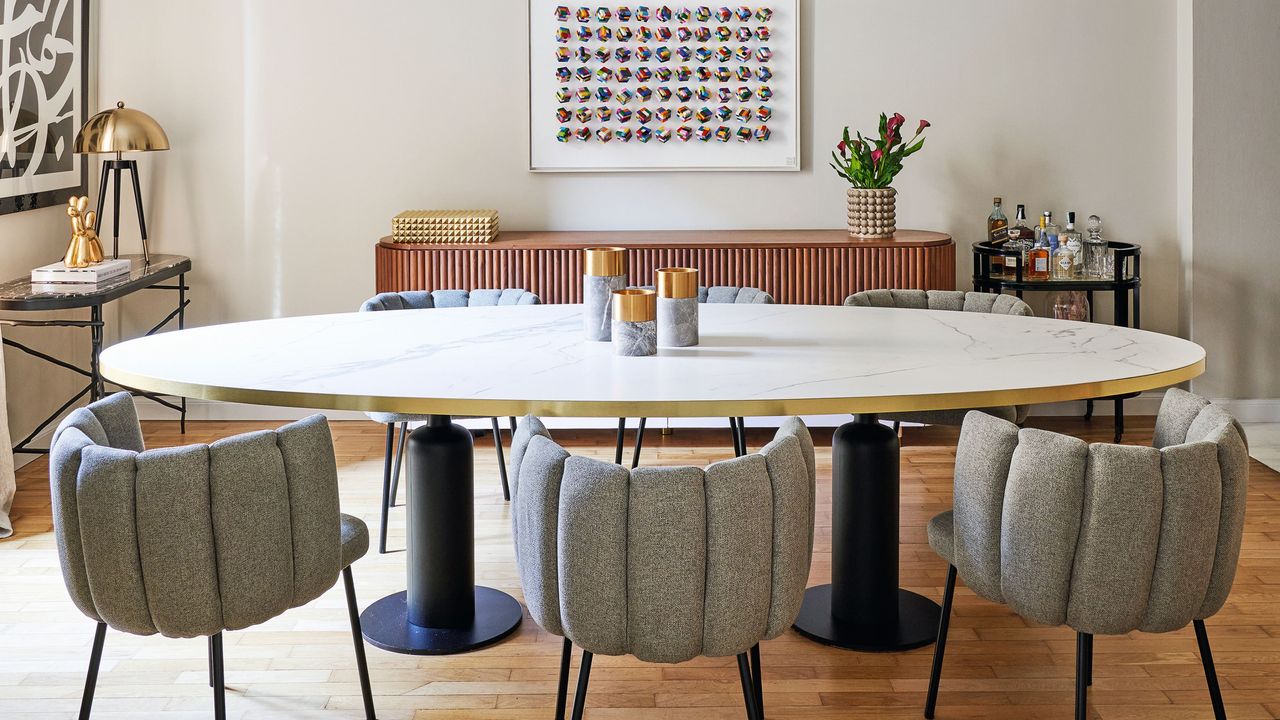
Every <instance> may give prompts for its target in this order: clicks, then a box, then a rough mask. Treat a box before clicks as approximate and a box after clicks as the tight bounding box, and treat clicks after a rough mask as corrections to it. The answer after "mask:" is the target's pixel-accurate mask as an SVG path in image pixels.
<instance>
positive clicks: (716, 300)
mask: <svg viewBox="0 0 1280 720" xmlns="http://www.w3.org/2000/svg"><path fill="white" fill-rule="evenodd" d="M640 287H641V288H644V289H645V290H652V289H653V288H654V286H653V285H641V286H640ZM698 302H700V303H712V304H724V305H730V304H737V305H751V304H755V305H772V304H773V296H772V295H770V294H769V293H767V292H765V291H763V290H761V289H760V288H753V287H738V286H736V285H712V286H711V287H706V286H704V285H699V286H698Z"/></svg>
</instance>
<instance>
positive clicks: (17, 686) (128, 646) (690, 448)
mask: <svg viewBox="0 0 1280 720" xmlns="http://www.w3.org/2000/svg"><path fill="white" fill-rule="evenodd" d="M1032 424H1033V425H1037V426H1041V427H1050V428H1052V429H1056V430H1061V431H1063V432H1070V433H1072V434H1075V435H1078V436H1080V437H1083V438H1085V439H1088V440H1098V441H1105V440H1108V439H1109V436H1110V432H1111V425H1110V422H1109V421H1108V420H1107V419H1101V420H1100V421H1097V422H1094V423H1092V424H1090V423H1086V422H1084V421H1081V420H1077V419H1064V420H1047V419H1046V420H1038V421H1037V420H1033V422H1032ZM275 425H276V423H227V422H197V423H192V424H191V427H190V430H189V431H188V433H187V435H185V436H181V435H179V434H178V433H177V429H176V423H171V422H149V423H145V432H146V435H147V440H148V443H149V445H150V446H152V447H159V446H164V445H172V444H180V443H184V442H200V441H210V440H213V439H216V438H220V437H225V436H227V435H231V434H233V433H236V432H242V431H246V430H250V429H257V428H261V427H273V426H275ZM1130 426H1131V431H1130V434H1129V435H1128V436H1127V440H1128V441H1130V442H1147V441H1148V440H1149V438H1150V434H1151V419H1150V418H1145V419H1144V418H1132V419H1131V420H1130ZM333 428H334V435H335V438H336V442H337V451H338V462H339V470H340V474H341V493H342V504H343V509H344V511H346V512H350V513H353V514H356V515H359V516H361V517H363V518H364V519H365V521H366V522H368V524H369V527H370V530H371V531H375V530H376V527H377V523H378V501H379V492H380V482H381V469H382V450H383V441H384V435H383V431H382V429H381V426H378V425H374V424H373V423H368V422H335V423H333ZM815 434H816V435H817V437H818V440H819V446H820V447H819V450H818V453H819V456H818V468H819V469H818V475H819V490H818V494H819V497H818V518H817V525H818V533H817V541H816V542H817V547H816V553H815V556H814V564H813V570H812V575H811V584H816V583H821V582H826V581H827V579H828V577H829V574H830V557H831V556H830V547H831V545H830V544H831V535H830V530H831V511H830V492H831V488H830V471H831V464H830V463H831V455H830V450H829V448H823V447H821V446H822V445H824V444H826V442H825V440H826V438H827V437H829V431H828V430H819V431H816V433H815ZM767 437H768V435H767V434H766V433H765V432H764V431H753V432H752V437H751V445H752V447H753V448H758V447H759V446H760V444H761V443H763V442H764V441H765V440H766V439H767ZM955 438H956V431H955V430H952V429H945V428H927V429H926V428H912V429H908V430H906V431H905V433H904V438H903V446H904V447H903V454H902V546H901V553H902V563H901V564H902V573H901V577H902V584H903V585H904V586H905V587H908V588H910V589H913V590H916V591H917V592H921V593H924V594H926V595H929V596H931V597H935V598H940V597H941V591H942V584H943V582H944V581H945V576H946V566H945V564H944V563H943V562H942V561H941V560H940V559H938V557H937V556H936V555H934V553H933V552H932V551H931V550H930V549H929V547H928V544H927V542H926V539H925V529H924V528H925V523H926V522H927V521H928V519H929V518H930V517H931V516H932V515H933V514H935V513H937V512H939V511H942V510H944V509H946V508H947V507H949V506H950V503H951V470H952V465H953V462H954V444H955ZM557 439H559V440H561V441H562V442H565V443H566V444H567V445H569V446H571V448H572V450H573V451H574V452H575V453H579V454H590V455H595V456H597V457H601V458H603V459H611V458H612V434H611V433H607V432H600V431H595V432H589V431H580V432H562V433H557ZM490 442H491V441H490V440H489V439H488V438H481V439H479V440H477V443H476V461H477V462H476V467H477V476H476V519H477V523H476V545H477V550H476V558H477V567H476V577H477V581H478V582H480V583H483V584H487V585H492V586H495V587H499V588H501V589H503V590H506V591H508V592H511V593H512V594H514V595H516V596H517V597H519V596H520V590H519V581H518V578H517V575H516V570H515V566H514V563H513V553H512V549H511V542H510V530H509V525H508V520H509V516H508V509H507V506H506V504H505V503H504V502H503V500H502V495H501V491H500V489H499V485H498V480H497V467H496V464H495V459H494V456H493V452H492V445H491V444H490ZM728 445H729V437H728V433H727V432H726V431H724V430H719V431H715V430H705V431H702V430H681V431H677V432H676V433H675V434H674V435H671V436H667V437H662V436H660V435H659V434H658V433H657V432H651V433H649V435H648V436H647V437H646V448H645V460H646V462H647V463H650V464H699V465H700V464H703V463H706V462H710V461H713V460H716V459H720V458H723V457H726V456H728V455H729V454H730V453H729V450H728ZM46 473H47V465H46V464H45V462H44V461H43V460H39V461H37V462H34V463H31V464H30V465H28V466H26V467H25V468H23V469H22V470H21V471H20V473H19V492H18V495H17V498H16V503H15V508H14V510H15V515H16V525H17V533H16V535H15V536H14V537H13V538H11V539H9V540H6V541H0V718H15V719H16V718H22V719H24V720H34V719H37V718H39V719H44V718H71V717H75V716H76V710H77V708H78V706H79V698H80V693H81V690H82V688H83V682H84V673H85V667H86V664H87V661H88V655H89V646H90V643H91V640H92V634H93V623H92V622H91V621H89V620H88V619H86V618H85V617H83V616H82V615H81V614H80V613H79V612H78V611H77V610H76V609H75V608H74V607H73V606H72V604H71V602H70V600H69V599H68V597H67V594H66V590H65V589H64V587H63V584H62V577H61V573H60V571H59V568H58V559H57V551H56V548H55V545H54V540H53V536H52V534H51V532H50V527H51V521H50V515H49V494H48V487H47V480H46ZM404 532H405V525H404V510H403V508H399V509H396V510H394V511H393V512H392V515H391V533H390V543H389V544H390V547H392V548H396V549H399V548H402V547H403V542H404ZM404 562H405V556H404V553H403V552H393V553H389V554H387V555H381V556H380V555H378V554H377V553H376V550H375V551H374V552H372V553H371V554H370V555H368V556H366V557H365V558H364V559H363V560H361V561H359V562H358V563H357V564H356V565H355V578H356V585H357V593H358V596H359V600H360V602H361V606H362V607H363V606H365V605H367V604H369V603H371V602H373V601H374V600H375V599H377V598H379V597H381V596H383V595H386V594H389V593H391V592H394V591H397V590H401V589H403V588H404ZM1278 601H1280V474H1278V473H1276V472H1274V471H1272V470H1270V469H1267V468H1266V467H1265V466H1263V465H1261V464H1260V463H1257V462H1254V463H1253V466H1252V475H1251V485H1250V490H1249V508H1248V516H1247V521H1246V529H1245V539H1244V549H1243V553H1242V556H1241V560H1240V566H1239V572H1238V574H1237V577H1236V583H1235V589H1234V592H1233V593H1232V595H1231V598H1230V600H1229V601H1228V603H1227V606H1226V607H1225V608H1224V609H1223V611H1222V612H1221V613H1220V614H1219V615H1217V616H1216V617H1214V618H1212V619H1211V620H1209V622H1208V626H1209V633H1210V638H1211V640H1212V642H1213V650H1214V656H1215V660H1216V661H1217V664H1218V672H1219V676H1220V678H1221V681H1222V686H1223V692H1224V694H1225V698H1226V704H1227V710H1228V715H1229V716H1230V717H1231V718H1233V720H1247V719H1250V718H1280V602H1278ZM343 609H344V599H343V596H342V591H341V583H339V584H338V585H337V586H336V587H335V589H334V590H332V591H330V592H329V593H327V594H326V595H325V596H324V597H322V598H321V599H319V600H317V601H315V602H313V603H311V604H310V605H307V606H305V607H302V608H298V609H296V610H293V611H291V612H288V613H286V614H285V615H283V616H282V617H280V618H277V619H275V620H273V621H271V622H269V623H267V624H265V625H262V626H259V627H255V628H251V629H248V630H243V631H239V632H233V633H227V634H226V636H225V637H226V640H225V642H226V649H225V653H226V677H227V685H228V688H229V691H228V705H229V712H228V717H231V718H240V719H243V720H249V719H262V718H358V717H361V716H362V714H361V712H360V698H359V685H358V683H357V680H356V671H355V665H354V659H353V656H352V652H351V643H350V636H349V632H348V626H347V618H346V613H345V612H344V611H343ZM1074 651H1075V640H1074V634H1073V633H1072V632H1071V631H1070V630H1068V629H1065V628H1046V627H1040V626H1035V625H1032V624H1029V623H1027V622H1024V621H1023V620H1021V619H1020V618H1018V617H1017V616H1016V615H1014V614H1013V613H1011V612H1010V611H1009V610H1007V609H1006V608H1004V607H1003V606H999V605H995V604H992V603H989V602H986V601H984V600H981V599H979V598H977V597H976V596H974V595H973V594H972V593H970V592H968V591H967V590H966V589H965V588H964V587H963V585H961V587H960V588H959V590H958V592H957V597H956V601H955V615H954V616H953V620H952V623H951V634H950V641H949V643H948V646H947V664H946V667H945V671H944V677H943V683H942V691H941V694H940V698H939V706H938V714H937V717H938V718H940V719H947V718H955V719H960V718H1042V717H1043V718H1063V719H1065V718H1070V717H1071V712H1072V711H1071V708H1072V701H1073V695H1072V689H1073V679H1072V678H1073V672H1074ZM205 653H206V644H205V642H204V640H203V639H194V640H170V639H166V638H161V637H158V636H157V637H146V638H143V637H134V636H129V635H125V634H122V633H118V632H114V631H111V632H109V633H108V634H107V642H106V651H105V655H104V659H103V664H102V674H101V676H100V678H99V680H98V693H97V700H96V702H95V704H94V713H93V716H94V717H95V718H104V719H105V718H165V719H166V720H174V719H178V718H183V719H185V718H201V719H204V718H210V717H212V698H211V693H210V690H209V688H208V686H207V674H206V673H207V664H206V654H205ZM559 653H560V639H559V638H557V637H554V636H551V635H548V634H547V633H546V632H543V631H542V630H541V629H540V628H538V627H537V626H536V625H535V624H534V623H533V622H532V620H530V619H528V617H527V615H526V620H525V622H524V624H523V625H522V626H521V627H520V629H519V630H518V631H517V632H516V633H515V634H514V635H513V636H512V637H510V638H509V639H508V640H506V641H504V642H502V643H500V644H498V645H495V646H493V647H489V648H485V649H482V650H480V651H477V652H473V653H469V654H465V655H455V656H449V657H410V656H405V655H396V654H392V653H387V652H383V651H381V650H378V649H375V648H373V647H369V648H368V654H369V665H370V671H371V674H372V679H373V685H374V692H375V693H376V694H377V697H376V701H377V706H378V714H379V717H380V718H383V720H394V719H396V718H417V719H419V720H439V719H443V718H459V719H466V720H474V719H478V718H500V719H507V720H522V719H524V718H538V719H539V720H543V719H547V718H550V717H551V714H552V708H553V705H554V700H555V696H554V692H555V678H556V669H557V666H558V663H559ZM762 653H763V661H764V692H765V703H766V706H767V709H768V714H769V717H770V718H777V719H779V720H781V719H784V718H797V719H800V718H918V717H920V714H921V709H922V707H923V702H924V691H925V688H926V683H927V678H928V671H929V662H930V659H931V653H932V649H931V648H924V649H920V650H916V651H913V652H908V653H900V654H862V653H853V652H846V651H842V650H834V649H831V648H827V647H824V646H821V645H817V644H814V643H812V642H809V641H807V640H804V639H802V638H800V637H799V636H797V635H796V634H795V633H793V632H788V633H787V634H786V635H784V636H782V637H780V638H778V639H777V640H774V641H771V642H768V643H766V644H764V645H763V646H762ZM1095 653H1096V654H1095V670H1094V673H1095V681H1094V685H1093V688H1092V692H1091V693H1090V706H1089V715H1090V717H1093V718H1104V719H1106V720H1139V719H1146V718H1160V719H1162V720H1164V719H1167V720H1190V719H1191V718H1211V717H1212V711H1211V709H1210V707H1209V698H1208V693H1207V691H1206V689H1205V681H1204V676H1203V674H1202V671H1201V667H1200V662H1199V659H1198V656H1197V654H1196V644H1195V639H1194V635H1193V634H1192V633H1191V631H1190V628H1188V629H1186V630H1182V631H1179V632H1174V633H1169V634H1166V635H1144V634H1138V633H1134V634H1131V635H1126V636H1120V637H1099V638H1098V639H1097V641H1096V649H1095ZM733 662H734V661H733V659H732V658H727V659H706V658H702V659H698V660H695V661H692V662H688V663H683V664H680V665H673V666H664V665H651V664H646V663H642V662H639V661H637V660H635V659H634V658H628V657H622V658H608V657H599V658H597V660H596V662H595V666H594V671H593V672H592V678H591V692H590V695H589V699H588V706H587V717H588V718H592V719H593V720H632V719H635V720H640V719H644V718H695V719H696V720H721V719H725V720H728V719H734V720H737V719H738V718H741V717H742V716H743V713H742V709H741V708H742V695H741V693H740V690H739V687H738V679H737V674H736V672H735V666H734V664H733ZM575 665H576V657H575ZM575 674H576V670H575Z"/></svg>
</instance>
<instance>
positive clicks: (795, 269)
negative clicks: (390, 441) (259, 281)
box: [375, 230, 956, 305]
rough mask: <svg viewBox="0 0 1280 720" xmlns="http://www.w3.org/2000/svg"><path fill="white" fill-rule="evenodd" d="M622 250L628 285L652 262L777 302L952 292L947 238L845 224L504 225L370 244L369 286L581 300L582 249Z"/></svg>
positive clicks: (648, 273)
mask: <svg viewBox="0 0 1280 720" xmlns="http://www.w3.org/2000/svg"><path fill="white" fill-rule="evenodd" d="M599 245H610V246H619V247H625V248H628V249H629V250H630V252H629V253H628V255H629V257H628V260H629V263H628V266H629V277H628V282H630V283H631V284H633V285H651V284H653V275H654V271H655V270H657V269H658V268H660V267H672V266H680V267H696V268H698V270H699V271H700V273H701V277H700V278H699V279H700V280H701V282H702V284H703V285H745V286H750V287H757V288H760V289H761V290H764V291H765V292H767V293H769V294H770V295H772V296H773V297H774V299H775V300H777V301H778V302H779V303H787V304H805V305H839V304H840V303H842V302H844V299H845V298H846V297H848V296H849V295H851V294H853V293H855V292H859V291H861V290H869V289H872V288H918V289H921V290H954V289H955V283H956V249H955V243H954V242H953V241H952V239H951V236H950V235H946V234H943V233H936V232H926V231H922V230H899V231H898V233H897V234H896V235H895V236H894V237H893V238H891V239H880V240H858V239H856V238H851V237H850V236H849V234H848V232H847V231H845V230H708V231H654V232H635V231H631V232H554V231H544V232H524V231H504V232H501V233H499V234H498V237H497V239H495V240H494V241H493V242H492V243H489V244H485V245H431V244H422V243H412V244H410V243H397V242H393V241H392V240H391V238H389V237H387V238H383V239H382V240H381V241H379V242H378V243H377V245H376V247H375V255H376V258H377V291H378V292H400V291H404V290H441V289H446V288H447V289H459V290H475V289H477V288H496V287H518V288H524V289H526V290H529V291H530V292H533V293H535V294H537V295H538V297H540V298H541V299H542V301H543V302H545V303H553V304H554V303H578V302H582V252H581V250H582V249H583V248H587V247H594V246H599Z"/></svg>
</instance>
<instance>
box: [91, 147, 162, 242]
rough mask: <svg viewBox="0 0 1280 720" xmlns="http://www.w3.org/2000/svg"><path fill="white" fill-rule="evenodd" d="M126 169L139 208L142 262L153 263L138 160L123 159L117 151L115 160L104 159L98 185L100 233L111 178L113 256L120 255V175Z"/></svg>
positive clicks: (134, 201)
mask: <svg viewBox="0 0 1280 720" xmlns="http://www.w3.org/2000/svg"><path fill="white" fill-rule="evenodd" d="M125 170H128V171H129V177H130V178H131V179H132V180H133V204H134V207H136V208H137V209H138V230H139V231H140V232H141V233H142V262H143V263H144V264H146V265H150V264H151V249H150V248H149V247H148V245H147V220H146V216H145V215H144V213H143V211H142V186H141V185H140V184H139V183H138V161H137V160H123V159H121V157H120V153H116V157H115V159H114V160H103V161H102V182H101V183H99V185H98V213H97V215H98V228H99V233H98V235H99V236H101V235H102V233H101V228H102V209H103V205H104V204H105V203H106V200H107V180H108V179H110V180H111V186H112V195H111V200H112V202H111V210H112V212H111V257H112V258H119V257H120V175H121V173H123V172H124V171H125Z"/></svg>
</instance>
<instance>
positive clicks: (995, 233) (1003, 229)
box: [987, 197, 1009, 277]
mask: <svg viewBox="0 0 1280 720" xmlns="http://www.w3.org/2000/svg"><path fill="white" fill-rule="evenodd" d="M1003 202H1004V199H1003V198H1000V197H997V198H994V199H993V200H992V203H993V207H992V208H991V215H990V216H988V217H987V242H988V243H990V244H991V246H992V247H1001V246H1003V245H1004V244H1005V243H1007V242H1008V241H1009V218H1007V217H1005V215H1004V209H1003V208H1002V207H1001V205H1002V204H1003ZM990 257H991V276H992V277H1004V256H1003V255H992V256H990Z"/></svg>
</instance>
